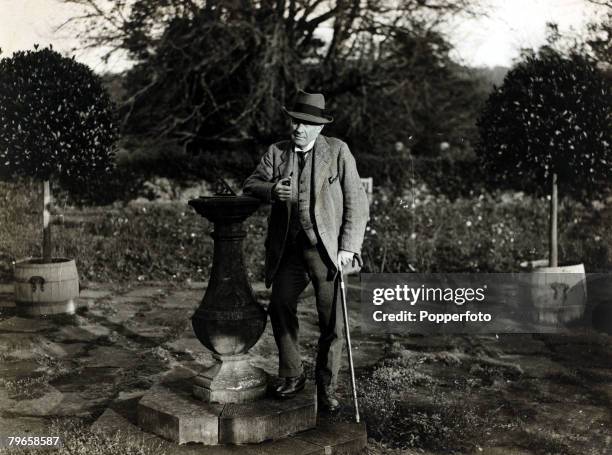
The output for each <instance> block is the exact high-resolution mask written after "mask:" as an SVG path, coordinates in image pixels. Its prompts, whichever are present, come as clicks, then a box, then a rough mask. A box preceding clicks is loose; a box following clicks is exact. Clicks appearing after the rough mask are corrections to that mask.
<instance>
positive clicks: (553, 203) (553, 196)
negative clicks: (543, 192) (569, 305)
mask: <svg viewBox="0 0 612 455" xmlns="http://www.w3.org/2000/svg"><path fill="white" fill-rule="evenodd" d="M557 199H558V198H557V174H556V173H553V175H552V188H551V192H550V236H549V244H548V245H549V248H550V252H549V256H548V265H549V266H550V267H557V266H558V265H559V260H558V251H557Z"/></svg>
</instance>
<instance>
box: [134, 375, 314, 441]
mask: <svg viewBox="0 0 612 455" xmlns="http://www.w3.org/2000/svg"><path fill="white" fill-rule="evenodd" d="M137 416H138V426H140V427H141V428H142V429H143V430H145V431H147V432H149V433H154V434H156V435H158V436H162V437H163V438H165V439H169V440H171V441H174V442H177V443H179V444H184V443H188V442H196V443H202V444H206V445H216V444H245V443H258V442H262V441H266V440H269V439H280V438H283V437H286V436H288V435H291V434H294V433H298V432H301V431H305V430H309V429H311V428H314V427H315V426H316V417H317V415H316V404H315V390H314V387H312V386H307V387H306V388H305V389H304V390H303V391H302V392H301V393H299V394H298V395H297V396H296V397H294V398H292V399H289V400H283V401H280V400H277V399H274V398H262V399H260V400H257V401H255V402H251V403H227V404H220V403H207V402H203V401H201V400H198V399H197V398H196V397H194V396H193V395H192V393H191V382H190V381H188V380H183V381H176V382H173V383H168V384H160V385H157V386H154V387H153V388H151V389H150V390H149V391H148V392H146V393H145V395H144V396H143V397H142V398H141V400H140V402H139V403H138V408H137Z"/></svg>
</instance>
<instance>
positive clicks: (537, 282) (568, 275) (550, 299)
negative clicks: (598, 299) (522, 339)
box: [525, 260, 587, 325]
mask: <svg viewBox="0 0 612 455" xmlns="http://www.w3.org/2000/svg"><path fill="white" fill-rule="evenodd" d="M530 265H531V266H532V269H531V272H532V273H530V274H526V275H525V276H526V277H527V281H528V282H527V283H526V284H527V291H528V298H529V299H530V301H531V303H532V312H533V320H534V322H536V323H539V324H550V325H564V324H567V323H569V322H572V321H576V320H579V319H580V318H582V317H583V315H584V313H585V310H586V304H587V286H586V274H585V270H584V265H583V264H575V265H561V266H559V267H548V261H547V260H540V261H533V262H532V263H531V264H530Z"/></svg>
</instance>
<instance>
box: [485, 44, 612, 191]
mask: <svg viewBox="0 0 612 455" xmlns="http://www.w3.org/2000/svg"><path fill="white" fill-rule="evenodd" d="M611 125H612V86H611V85H610V81H609V80H606V78H605V77H604V76H603V74H602V72H601V71H600V70H599V69H598V68H597V66H596V65H595V63H594V62H593V61H592V60H590V59H588V58H586V57H583V56H581V55H578V54H575V53H572V54H570V55H569V56H563V55H560V54H559V53H558V52H556V51H554V50H552V49H549V48H544V49H542V50H541V51H540V52H539V53H538V54H537V55H526V56H525V57H524V60H523V61H522V62H520V63H519V64H518V65H516V66H515V67H514V68H513V69H512V70H511V71H510V72H509V73H508V75H507V76H506V78H505V79H504V83H503V85H502V86H501V87H500V88H498V89H497V90H496V91H494V92H493V93H492V94H491V95H490V96H489V98H488V100H487V103H486V106H485V107H484V109H483V111H482V114H481V115H480V117H479V120H478V126H479V130H480V137H481V141H480V144H479V147H478V152H479V154H480V156H481V157H482V159H483V162H484V163H485V165H486V166H487V168H488V169H489V170H490V171H491V172H492V173H493V174H494V175H496V176H499V178H500V179H502V180H510V181H512V182H514V185H516V186H517V187H519V188H520V187H521V186H523V185H524V183H525V182H527V183H528V184H529V183H530V184H531V185H533V182H539V184H540V188H539V190H540V192H542V191H544V193H547V192H548V191H549V188H548V185H549V180H550V176H551V175H552V174H553V173H556V174H557V175H558V179H559V186H560V190H561V191H562V192H565V193H566V194H568V193H569V194H573V195H574V196H579V197H580V196H585V195H587V196H592V195H594V194H595V195H598V196H599V195H600V193H601V191H602V190H604V189H607V188H608V187H609V183H608V180H609V177H610V171H611V170H612V128H610V126H611Z"/></svg>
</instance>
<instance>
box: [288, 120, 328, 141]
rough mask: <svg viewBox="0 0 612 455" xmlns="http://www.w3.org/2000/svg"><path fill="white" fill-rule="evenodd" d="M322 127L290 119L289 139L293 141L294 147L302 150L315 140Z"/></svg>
mask: <svg viewBox="0 0 612 455" xmlns="http://www.w3.org/2000/svg"><path fill="white" fill-rule="evenodd" d="M323 126H324V125H317V124H315V123H309V122H305V121H303V120H297V119H293V118H292V119H291V139H293V143H294V144H295V145H297V146H298V147H300V148H304V147H306V146H307V145H308V144H310V143H311V142H312V141H314V140H315V139H316V138H317V136H318V135H319V133H321V130H322V129H323Z"/></svg>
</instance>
